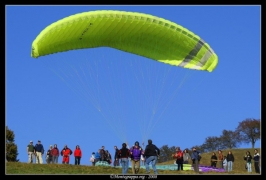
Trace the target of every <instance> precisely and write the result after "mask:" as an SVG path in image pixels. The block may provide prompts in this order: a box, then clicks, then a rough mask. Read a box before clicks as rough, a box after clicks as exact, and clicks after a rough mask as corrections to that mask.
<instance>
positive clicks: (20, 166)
mask: <svg viewBox="0 0 266 180" xmlns="http://www.w3.org/2000/svg"><path fill="white" fill-rule="evenodd" d="M231 151H232V153H233V155H234V157H235V162H234V165H233V171H232V172H230V173H218V172H206V173H205V172H202V173H201V174H207V175H211V174H214V175H220V174H224V175H228V174H249V173H248V172H247V170H246V169H245V161H244V160H243V156H244V155H245V153H246V151H250V152H251V154H252V155H254V149H233V150H231ZM258 151H259V152H260V148H258ZM227 152H228V150H224V151H223V155H226V154H227ZM211 154H212V153H211V152H210V153H203V154H202V160H201V162H200V164H203V165H210V157H211ZM216 154H218V153H216ZM260 155H261V154H260ZM173 163H174V159H173V160H170V161H168V162H164V163H160V164H158V165H166V164H173ZM158 171H159V174H165V175H167V174H168V175H170V174H175V175H178V174H186V175H192V174H195V173H194V172H193V171H173V170H158ZM121 172H122V170H121V168H114V167H101V166H86V165H80V166H75V165H71V164H69V165H65V164H27V163H21V162H7V163H6V174H90V175H93V174H98V175H99V174H121ZM128 174H132V170H131V169H129V170H128ZM140 174H145V170H144V169H141V170H140ZM251 174H254V175H255V174H256V173H255V169H254V163H253V161H252V173H251Z"/></svg>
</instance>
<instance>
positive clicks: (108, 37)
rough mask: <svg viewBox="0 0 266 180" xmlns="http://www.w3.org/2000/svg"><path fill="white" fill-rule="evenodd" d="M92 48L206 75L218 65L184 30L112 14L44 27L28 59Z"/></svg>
mask: <svg viewBox="0 0 266 180" xmlns="http://www.w3.org/2000/svg"><path fill="white" fill-rule="evenodd" d="M94 47H111V48H115V49H119V50H122V51H125V52H129V53H133V54H137V55H140V56H144V57H147V58H150V59H153V60H156V61H160V62H163V63H167V64H170V65H176V66H180V67H184V68H189V69H197V70H206V71H209V72H212V71H213V70H214V69H215V68H216V66H217V63H218V57H217V55H216V54H215V53H214V51H213V50H212V48H211V47H210V46H209V45H208V44H207V43H206V42H204V41H203V40H202V39H201V38H200V37H199V36H197V35H195V34H194V33H193V32H191V31H189V30H187V29H186V28H184V27H182V26H180V25H178V24H176V23H174V22H170V21H168V20H165V19H162V18H158V17H156V16H152V15H148V14H143V13H137V12H125V11H113V10H98V11H89V12H84V13H79V14H75V15H72V16H69V17H66V18H64V19H61V20H59V21H57V22H55V23H53V24H51V25H49V26H47V27H46V28H45V29H44V30H43V31H42V32H41V33H40V34H39V35H38V36H37V37H36V39H35V40H34V41H33V43H32V51H31V56H32V57H34V58H38V57H40V56H44V55H49V54H53V53H58V52H64V51H69V50H76V49H83V48H94Z"/></svg>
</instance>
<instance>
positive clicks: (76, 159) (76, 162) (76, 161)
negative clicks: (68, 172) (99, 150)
mask: <svg viewBox="0 0 266 180" xmlns="http://www.w3.org/2000/svg"><path fill="white" fill-rule="evenodd" d="M75 165H80V157H75Z"/></svg>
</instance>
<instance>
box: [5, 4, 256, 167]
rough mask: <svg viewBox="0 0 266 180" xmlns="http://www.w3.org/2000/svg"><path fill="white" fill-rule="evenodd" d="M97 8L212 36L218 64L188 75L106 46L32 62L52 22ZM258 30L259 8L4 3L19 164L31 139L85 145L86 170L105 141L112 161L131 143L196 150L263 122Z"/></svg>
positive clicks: (9, 112) (9, 121)
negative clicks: (252, 121)
mask: <svg viewBox="0 0 266 180" xmlns="http://www.w3.org/2000/svg"><path fill="white" fill-rule="evenodd" d="M93 10H124V11H135V12H141V13H147V14H151V15H154V16H158V17H161V18H164V19H167V20H170V21H173V22H175V23H177V24H179V25H181V26H183V27H185V28H187V29H189V30H190V31H192V32H194V33H195V34H197V35H199V36H200V37H201V38H202V39H203V40H205V41H206V42H207V43H208V44H209V45H210V46H211V47H212V48H213V50H214V51H215V53H216V54H217V55H218V57H219V62H218V66H217V68H216V69H215V70H214V71H213V72H211V73H209V72H204V71H196V70H187V69H185V70H184V69H183V68H180V67H173V66H171V67H170V65H165V64H163V63H157V62H155V61H153V60H148V59H145V58H143V57H138V56H136V55H132V54H129V53H124V52H121V51H117V50H112V49H107V48H101V49H95V50H90V51H78V52H77V51H76V52H68V53H69V54H67V53H62V54H58V55H51V56H49V57H43V58H42V57H41V58H38V59H34V58H32V57H31V56H30V53H31V44H32V42H33V40H34V39H35V38H36V36H37V35H38V34H39V33H40V32H41V31H42V30H43V29H44V28H45V27H46V26H48V25H50V24H51V23H53V22H55V21H57V20H60V19H62V18H64V17H67V16H69V15H73V14H76V13H80V12H85V11H93ZM260 26H261V8H260V6H6V125H7V126H8V127H9V128H10V129H11V130H13V131H14V132H15V143H16V144H17V145H18V153H19V155H18V159H20V161H21V162H26V161H27V153H26V147H27V145H28V144H29V141H30V140H33V141H34V144H35V143H37V140H41V141H42V144H43V145H44V148H45V150H47V149H48V148H49V145H50V144H51V145H53V144H57V145H58V147H59V149H60V150H61V149H62V148H63V146H64V145H65V144H67V145H68V147H70V148H71V149H72V150H74V149H75V146H76V145H80V147H81V149H82V151H83V158H82V160H81V164H83V165H90V164H91V163H90V162H89V157H90V155H91V153H92V152H93V151H94V152H95V151H97V149H99V148H101V146H102V145H104V146H105V147H106V149H107V150H109V151H110V152H111V154H112V156H113V155H114V149H113V147H114V145H117V146H118V147H121V145H122V143H123V142H124V141H127V142H128V143H129V145H133V144H134V142H135V141H139V142H142V141H144V142H145V145H146V144H147V140H148V139H152V140H153V142H154V144H156V145H157V146H158V147H161V146H163V145H168V146H169V147H171V146H180V147H181V149H184V148H191V147H192V146H194V145H201V144H203V143H204V141H205V138H206V137H210V136H220V135H221V133H222V130H235V128H236V127H237V126H238V123H239V122H241V121H243V120H245V119H246V118H256V119H260V115H261V101H260V98H261V87H260V86H261V84H260V82H261V77H260V75H261V56H260V53H261V46H260V43H261V42H260V39H261V31H260V29H261V28H260ZM59 59H60V60H63V62H58V60H59ZM71 60H72V61H71ZM73 60H74V61H73ZM57 62H58V63H57ZM60 63H61V64H60ZM73 70H74V71H73ZM83 75H84V76H83ZM85 75H86V76H85ZM151 127H153V128H151ZM241 147H243V148H245V147H251V145H250V144H247V145H242V146H241ZM256 147H260V142H257V143H256ZM217 148H218V147H217ZM61 159H62V158H61V157H60V158H59V161H60V162H61ZM70 163H71V164H73V163H74V158H73V156H72V157H71V160H70Z"/></svg>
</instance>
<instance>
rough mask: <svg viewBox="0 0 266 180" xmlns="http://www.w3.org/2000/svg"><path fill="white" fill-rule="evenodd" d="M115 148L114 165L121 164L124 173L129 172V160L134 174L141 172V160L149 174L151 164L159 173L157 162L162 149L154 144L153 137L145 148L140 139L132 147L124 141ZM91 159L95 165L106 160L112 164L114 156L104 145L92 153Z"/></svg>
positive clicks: (155, 171) (156, 172)
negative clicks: (120, 145)
mask: <svg viewBox="0 0 266 180" xmlns="http://www.w3.org/2000/svg"><path fill="white" fill-rule="evenodd" d="M114 149H115V155H114V161H113V165H114V167H116V166H120V165H121V167H122V174H127V172H128V167H129V161H130V162H131V167H132V174H138V173H139V170H140V165H141V162H142V163H143V165H145V167H146V173H147V174H149V173H150V167H149V164H151V165H152V168H153V172H154V174H158V171H157V169H156V163H157V160H158V157H159V156H160V149H159V148H158V147H157V146H156V145H154V144H152V140H151V139H149V140H148V145H147V146H146V148H145V150H144V149H143V148H142V147H141V146H140V144H139V142H138V141H136V142H135V144H134V145H133V146H132V147H131V148H130V147H129V146H128V144H127V143H123V144H122V147H121V148H120V149H119V148H118V147H117V146H114ZM90 161H91V162H92V164H93V165H94V166H95V164H96V163H97V162H98V161H106V162H107V163H108V164H111V163H112V157H111V154H110V153H109V152H108V151H107V150H104V146H102V149H99V150H98V151H97V152H96V153H95V152H93V153H92V156H91V158H90ZM144 162H145V164H144Z"/></svg>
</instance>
